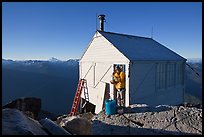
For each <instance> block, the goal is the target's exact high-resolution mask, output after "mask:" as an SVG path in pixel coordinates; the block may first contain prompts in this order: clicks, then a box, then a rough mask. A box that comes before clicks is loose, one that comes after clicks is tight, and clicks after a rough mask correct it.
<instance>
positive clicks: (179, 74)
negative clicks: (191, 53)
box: [176, 63, 184, 85]
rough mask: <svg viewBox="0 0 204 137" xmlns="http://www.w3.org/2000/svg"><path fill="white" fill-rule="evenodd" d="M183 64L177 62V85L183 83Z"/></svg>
mask: <svg viewBox="0 0 204 137" xmlns="http://www.w3.org/2000/svg"><path fill="white" fill-rule="evenodd" d="M183 75H184V74H183V64H182V63H177V64H176V85H181V84H183Z"/></svg>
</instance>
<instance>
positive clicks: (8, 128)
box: [2, 108, 48, 135]
mask: <svg viewBox="0 0 204 137" xmlns="http://www.w3.org/2000/svg"><path fill="white" fill-rule="evenodd" d="M2 134H3V135H48V134H47V133H46V132H45V131H44V130H43V127H42V126H41V125H40V123H39V122H38V121H36V120H34V119H32V118H29V117H28V116H26V115H25V114H24V113H23V112H21V111H19V110H17V109H10V108H6V109H2Z"/></svg>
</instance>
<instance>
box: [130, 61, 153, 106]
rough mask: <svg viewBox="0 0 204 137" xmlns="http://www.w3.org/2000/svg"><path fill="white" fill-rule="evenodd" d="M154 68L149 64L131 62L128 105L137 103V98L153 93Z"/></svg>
mask: <svg viewBox="0 0 204 137" xmlns="http://www.w3.org/2000/svg"><path fill="white" fill-rule="evenodd" d="M155 68H156V65H155V64H154V63H151V62H148V63H145V62H139V63H137V62H133V63H132V64H131V65H130V104H134V103H135V102H137V98H145V97H146V96H149V95H152V94H154V93H155Z"/></svg>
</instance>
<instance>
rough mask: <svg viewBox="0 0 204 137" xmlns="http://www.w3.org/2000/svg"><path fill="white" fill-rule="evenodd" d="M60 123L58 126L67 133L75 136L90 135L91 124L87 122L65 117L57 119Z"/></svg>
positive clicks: (79, 118)
mask: <svg viewBox="0 0 204 137" xmlns="http://www.w3.org/2000/svg"><path fill="white" fill-rule="evenodd" d="M59 119H61V122H60V123H59V125H60V126H62V127H64V128H65V129H66V130H67V131H68V132H70V133H72V134H76V135H90V134H91V123H90V122H89V120H87V119H85V118H82V117H77V116H67V117H65V118H62V117H61V118H59Z"/></svg>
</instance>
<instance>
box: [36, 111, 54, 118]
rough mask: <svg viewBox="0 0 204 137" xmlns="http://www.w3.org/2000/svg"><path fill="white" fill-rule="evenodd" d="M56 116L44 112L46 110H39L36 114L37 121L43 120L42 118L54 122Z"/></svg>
mask: <svg viewBox="0 0 204 137" xmlns="http://www.w3.org/2000/svg"><path fill="white" fill-rule="evenodd" d="M56 117H57V116H56V115H54V114H52V113H50V112H48V111H46V110H40V112H39V113H38V117H37V120H41V119H44V118H49V119H51V120H55V119H57V118H56Z"/></svg>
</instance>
